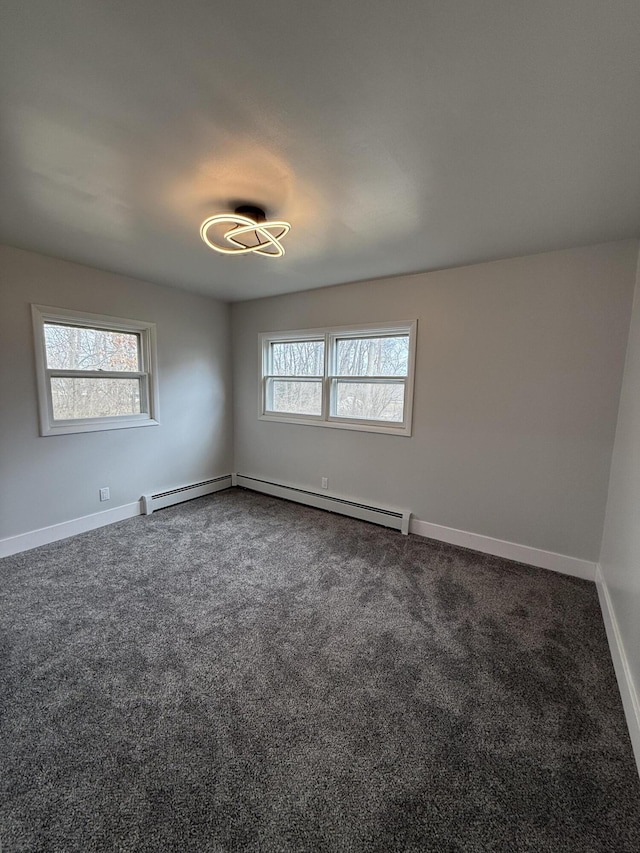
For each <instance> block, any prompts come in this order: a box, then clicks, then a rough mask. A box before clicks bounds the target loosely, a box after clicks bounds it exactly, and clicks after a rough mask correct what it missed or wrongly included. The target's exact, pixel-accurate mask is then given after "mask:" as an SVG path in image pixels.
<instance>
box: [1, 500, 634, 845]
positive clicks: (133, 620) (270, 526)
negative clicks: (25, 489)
mask: <svg viewBox="0 0 640 853" xmlns="http://www.w3.org/2000/svg"><path fill="white" fill-rule="evenodd" d="M0 569H1V571H2V597H3V611H2V626H3V630H2V666H3V669H2V705H3V707H2V714H3V716H2V730H1V735H2V741H3V743H2V757H1V759H0V760H1V761H2V785H3V791H2V804H1V811H0V827H1V829H0V837H1V839H2V851H3V853H15V851H47V853H51V851H56V853H57V851H64V853H72V851H82V853H90V851H162V853H165V851H198V853H203V851H212V852H213V851H255V853H258V851H260V853H275V851H296V852H297V851H314V853H315V851H320V853H321V851H336V853H337V851H340V853H343V851H344V853H348V851H380V853H389V851H421V853H422V851H438V853H448V851H451V853H453V851H470V852H471V851H483V853H484V851H553V853H558V851H580V853H588V851H616V853H624V851H634V853H637V851H638V850H640V783H639V780H638V776H637V774H636V770H635V765H634V762H633V758H632V753H631V747H630V743H629V738H628V734H627V731H626V727H625V722H624V718H623V713H622V708H621V704H620V699H619V695H618V692H617V688H616V682H615V677H614V673H613V669H612V665H611V662H610V658H609V653H608V650H607V643H606V638H605V633H604V629H603V626H602V621H601V617H600V612H599V607H598V601H597V596H596V590H595V587H594V585H593V584H591V583H588V582H586V581H580V580H575V579H573V578H569V577H563V576H561V575H556V574H553V573H551V572H546V571H544V570H540V569H534V568H530V567H526V566H520V565H517V564H514V563H510V562H508V561H504V560H500V559H497V558H493V557H487V556H483V555H480V554H476V553H474V552H471V551H465V550H463V549H459V548H455V547H452V546H447V545H442V544H438V543H434V542H431V541H429V540H425V539H421V538H419V537H415V536H410V537H403V536H401V535H400V534H399V533H396V532H394V531H387V530H384V529H382V528H379V527H375V526H373V525H368V524H365V523H361V522H357V521H353V520H351V519H345V518H342V517H340V516H335V515H330V514H328V513H323V512H321V511H319V510H314V509H309V508H306V507H301V506H297V505H295V504H290V503H287V502H285V501H279V500H276V499H271V498H267V497H264V496H261V495H256V494H252V493H249V492H243V491H240V490H238V489H233V490H231V491H228V492H221V493H219V494H217V495H215V496H212V497H210V498H203V499H201V500H197V501H192V502H191V503H189V504H183V505H181V506H179V507H173V508H170V509H167V510H164V511H162V512H159V513H156V514H154V515H152V516H149V517H142V518H135V519H132V520H130V521H125V522H121V523H119V524H117V525H113V526H111V527H108V528H103V529H101V530H97V531H94V532H91V533H87V534H84V535H82V536H78V537H76V538H74V539H70V540H67V541H64V542H59V543H56V544H53V545H48V546H45V547H42V548H38V549H36V550H33V551H30V552H27V553H25V554H21V555H17V556H15V557H10V558H7V559H5V560H3V561H2V562H1V563H0Z"/></svg>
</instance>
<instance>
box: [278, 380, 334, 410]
mask: <svg viewBox="0 0 640 853" xmlns="http://www.w3.org/2000/svg"><path fill="white" fill-rule="evenodd" d="M269 383H270V388H269V390H270V394H268V395H267V396H268V398H270V399H271V401H272V407H271V408H270V409H269V411H271V412H282V413H285V412H288V413H289V414H292V415H321V414H322V382H296V381H295V380H289V379H270V380H269Z"/></svg>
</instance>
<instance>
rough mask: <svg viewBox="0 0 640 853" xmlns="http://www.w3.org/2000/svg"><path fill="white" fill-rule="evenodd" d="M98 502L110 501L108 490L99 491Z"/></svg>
mask: <svg viewBox="0 0 640 853" xmlns="http://www.w3.org/2000/svg"><path fill="white" fill-rule="evenodd" d="M100 500H101V501H110V500H111V495H110V494H109V489H108V488H105V489H100Z"/></svg>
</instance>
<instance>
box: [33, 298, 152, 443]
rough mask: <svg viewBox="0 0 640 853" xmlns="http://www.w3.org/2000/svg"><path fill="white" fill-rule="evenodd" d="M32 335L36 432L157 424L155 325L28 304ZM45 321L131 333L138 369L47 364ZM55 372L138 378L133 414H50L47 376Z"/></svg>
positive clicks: (105, 428) (49, 432)
mask: <svg viewBox="0 0 640 853" xmlns="http://www.w3.org/2000/svg"><path fill="white" fill-rule="evenodd" d="M31 316H32V319H33V335H34V344H35V357H36V376H37V381H38V409H39V413H40V435H42V436H47V435H65V434H68V433H78V432H98V431H101V430H112V429H131V428H132V427H146V426H158V424H159V423H160V420H159V408H158V374H157V370H156V327H155V324H154V323H146V322H144V321H142V320H128V319H123V318H122V317H109V316H106V315H104V314H89V313H87V312H85V311H73V310H71V309H68V308H53V307H51V306H49V305H32V306H31ZM45 323H62V324H64V325H66V326H80V327H83V328H88V329H104V330H105V331H111V332H124V333H133V334H136V335H138V336H139V341H140V370H138V371H122V370H117V371H108V370H99V371H92V370H56V369H52V368H48V367H47V351H46V344H45V336H44V326H45ZM57 376H71V377H81V378H82V377H86V378H101V379H111V378H116V379H138V380H139V381H140V408H141V409H143V411H142V412H141V413H140V414H136V415H112V416H109V417H103V418H70V419H66V420H62V419H56V418H54V416H53V401H52V397H51V379H52V378H54V377H57Z"/></svg>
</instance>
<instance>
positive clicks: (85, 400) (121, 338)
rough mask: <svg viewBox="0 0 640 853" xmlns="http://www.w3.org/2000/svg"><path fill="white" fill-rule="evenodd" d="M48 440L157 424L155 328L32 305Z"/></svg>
mask: <svg viewBox="0 0 640 853" xmlns="http://www.w3.org/2000/svg"><path fill="white" fill-rule="evenodd" d="M32 313H33V322H34V333H35V344H36V359H37V371H38V396H39V406H40V432H41V435H55V434H61V433H72V432H93V431H97V430H105V429H120V428H123V427H135V426H150V425H153V424H157V423H158V420H157V379H156V371H155V369H154V362H155V334H154V333H155V326H154V325H153V324H152V323H145V322H142V321H137V320H125V319H121V318H116V317H105V316H103V315H96V314H82V313H81V312H77V311H69V310H67V309H58V308H48V307H45V306H37V305H34V306H32Z"/></svg>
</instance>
